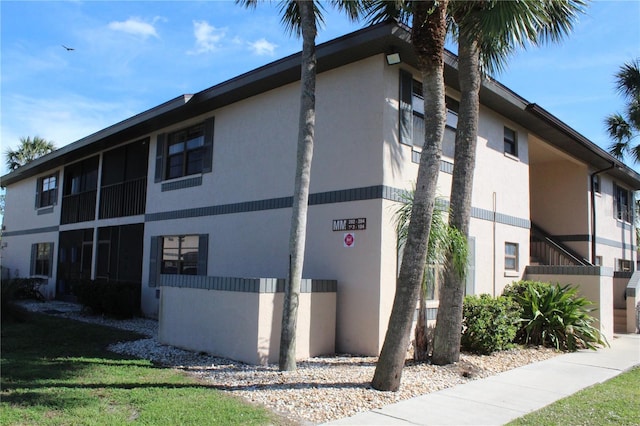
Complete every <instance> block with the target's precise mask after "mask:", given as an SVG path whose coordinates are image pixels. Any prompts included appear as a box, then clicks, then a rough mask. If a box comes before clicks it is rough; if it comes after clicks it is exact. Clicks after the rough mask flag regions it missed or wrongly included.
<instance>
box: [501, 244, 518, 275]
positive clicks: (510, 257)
mask: <svg viewBox="0 0 640 426" xmlns="http://www.w3.org/2000/svg"><path fill="white" fill-rule="evenodd" d="M504 269H505V270H507V271H517V270H518V244H517V243H509V242H505V243H504Z"/></svg>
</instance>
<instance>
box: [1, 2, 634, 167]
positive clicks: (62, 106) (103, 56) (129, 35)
mask: <svg viewBox="0 0 640 426" xmlns="http://www.w3.org/2000/svg"><path fill="white" fill-rule="evenodd" d="M0 15H1V22H0V28H1V30H0V31H1V33H0V36H1V40H0V43H1V69H0V77H1V82H0V84H1V86H0V90H1V91H0V95H1V103H0V125H1V128H0V137H1V143H2V162H1V166H0V175H3V174H5V173H6V171H7V169H6V166H5V160H4V151H5V150H6V149H7V147H15V146H17V144H18V142H19V138H20V137H26V136H36V135H37V136H40V137H43V138H45V139H47V140H51V141H54V143H55V144H56V146H58V147H62V146H64V145H66V144H69V143H71V142H74V141H76V140H78V139H80V138H82V137H84V136H87V135H89V134H91V133H94V132H96V131H99V130H101V129H103V128H105V127H107V126H109V125H111V124H114V123H117V122H119V121H121V120H124V119H126V118H128V117H130V116H132V115H135V114H137V113H140V112H142V111H145V110H147V109H149V108H152V107H154V106H157V105H159V104H161V103H163V102H166V101H168V100H170V99H172V98H174V97H176V96H178V95H181V94H184V93H196V92H199V91H201V90H203V89H206V88H208V87H211V86H213V85H216V84H218V83H221V82H223V81H225V80H227V79H230V78H232V77H234V76H236V75H238V74H241V73H243V72H246V71H250V70H252V69H254V68H256V67H258V66H261V65H264V64H266V63H269V62H271V61H274V60H277V59H279V58H282V57H284V56H286V55H289V54H291V53H294V52H297V51H299V50H300V46H301V42H300V41H299V40H298V39H296V37H295V36H290V35H288V34H287V33H286V32H285V31H284V29H283V26H282V25H281V23H280V18H279V11H278V7H277V2H273V3H268V2H266V3H261V4H259V5H258V7H257V8H256V9H254V10H247V9H244V8H243V7H240V6H238V5H236V4H235V3H234V2H232V1H210V2H195V1H143V2H136V1H119V2H114V1H68V2H55V1H43V2H31V1H19V2H14V1H4V0H3V1H1V2H0ZM639 22H640V0H627V1H595V2H593V3H592V4H591V6H590V8H589V10H588V13H587V14H586V15H583V16H581V17H580V20H579V22H578V23H577V25H576V27H575V29H574V32H573V34H572V35H571V36H570V38H568V39H567V40H565V41H564V42H563V43H562V44H561V45H549V46H545V47H543V48H535V49H534V48H530V49H528V50H526V51H523V52H520V53H518V54H517V55H516V56H514V57H513V58H512V59H511V61H510V63H509V66H508V68H507V69H506V71H504V72H503V73H502V74H500V75H498V76H496V77H497V80H499V81H500V82H502V83H503V84H505V85H506V86H507V87H509V88H510V89H511V90H513V91H515V92H516V93H518V94H519V95H520V96H522V97H524V98H525V99H527V100H528V101H530V102H535V103H538V104H539V105H541V106H542V107H543V108H545V109H547V110H548V111H550V112H551V113H552V114H554V115H555V116H557V117H558V118H559V119H561V120H562V121H564V122H566V123H567V124H568V125H570V126H571V127H573V128H574V129H576V130H577V131H578V132H580V133H582V134H583V135H584V136H586V137H588V138H589V139H590V140H592V141H593V142H595V143H597V144H599V145H601V146H603V147H606V146H608V144H609V140H608V139H607V137H606V134H605V131H604V125H603V120H604V117H605V116H606V115H607V114H610V113H612V112H616V111H621V110H622V107H623V101H622V99H621V98H620V97H619V96H618V95H617V94H616V92H615V89H614V80H613V75H614V73H615V72H616V71H617V70H618V68H619V67H620V66H621V65H622V64H623V63H624V62H626V61H629V60H631V59H632V58H634V57H638V56H640V25H639ZM363 25H364V24H363V23H357V24H353V23H350V22H348V21H347V20H346V19H345V18H343V17H341V16H340V15H339V14H337V13H336V12H333V11H332V10H331V9H330V8H329V7H328V8H327V12H326V25H325V27H324V29H322V30H321V31H320V33H319V36H318V40H317V41H318V42H319V43H320V42H323V41H327V40H330V39H332V38H335V37H338V36H341V35H343V34H346V33H349V32H351V31H354V30H356V29H358V28H361V27H362V26H363ZM63 45H64V46H68V47H72V48H74V49H75V50H72V51H67V50H66V49H65V48H64V47H63ZM636 169H637V167H636Z"/></svg>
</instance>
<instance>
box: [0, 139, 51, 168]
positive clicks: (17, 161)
mask: <svg viewBox="0 0 640 426" xmlns="http://www.w3.org/2000/svg"><path fill="white" fill-rule="evenodd" d="M55 149H56V146H55V145H54V143H53V142H49V141H47V140H45V139H42V138H41V137H39V136H35V137H34V138H33V139H32V138H31V137H26V138H25V137H22V138H20V145H19V146H18V148H16V149H15V150H13V149H11V148H8V149H7V150H6V151H5V157H6V162H7V168H8V169H9V170H10V171H14V170H16V169H17V168H18V167H21V166H24V165H25V164H27V163H30V162H32V161H33V160H35V159H36V158H39V157H42V156H43V155H45V154H48V153H50V152H51V151H54V150H55Z"/></svg>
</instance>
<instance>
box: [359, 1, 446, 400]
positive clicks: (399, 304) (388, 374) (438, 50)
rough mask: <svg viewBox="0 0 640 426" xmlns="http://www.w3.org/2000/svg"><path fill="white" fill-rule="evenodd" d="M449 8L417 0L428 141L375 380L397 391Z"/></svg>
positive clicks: (438, 110)
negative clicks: (446, 17)
mask: <svg viewBox="0 0 640 426" xmlns="http://www.w3.org/2000/svg"><path fill="white" fill-rule="evenodd" d="M446 7H447V1H446V0H444V1H439V2H437V3H436V2H433V1H429V2H415V3H413V28H412V43H413V46H414V49H415V51H416V53H417V56H418V66H419V68H420V71H421V74H422V82H423V84H422V87H423V96H424V102H425V143H424V146H423V149H422V156H421V158H420V165H419V167H418V179H417V182H416V190H415V195H414V201H413V210H412V213H411V221H410V223H409V232H408V235H407V242H406V245H405V251H404V256H403V259H402V265H401V267H400V274H399V277H398V281H397V284H396V294H395V298H394V300H393V307H392V309H391V316H390V318H389V326H388V328H387V333H386V335H385V340H384V344H383V346H382V351H381V353H380V358H379V360H378V364H377V365H376V371H375V373H374V376H373V381H372V383H371V384H372V386H373V387H374V388H375V389H378V390H386V391H397V390H398V389H399V388H400V380H401V377H402V368H403V367H404V362H405V358H406V355H407V346H408V344H409V338H410V332H411V324H412V322H413V315H414V312H415V310H416V303H417V302H418V295H419V293H420V288H421V285H422V278H423V274H424V265H425V261H426V257H427V242H428V240H429V232H430V231H431V219H432V216H433V208H434V205H435V197H436V190H437V185H438V174H439V171H440V157H441V155H442V136H443V134H444V126H445V120H446V115H445V102H444V93H445V92H444V74H443V71H444V39H445V34H446V22H445V12H446Z"/></svg>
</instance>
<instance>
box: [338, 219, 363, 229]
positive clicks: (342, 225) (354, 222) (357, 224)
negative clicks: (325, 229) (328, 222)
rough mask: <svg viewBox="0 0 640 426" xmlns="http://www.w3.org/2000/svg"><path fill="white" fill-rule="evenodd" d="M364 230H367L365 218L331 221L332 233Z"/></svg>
mask: <svg viewBox="0 0 640 426" xmlns="http://www.w3.org/2000/svg"><path fill="white" fill-rule="evenodd" d="M365 229H367V218H366V217H360V218H357V219H334V220H333V230H334V231H364V230H365Z"/></svg>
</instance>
